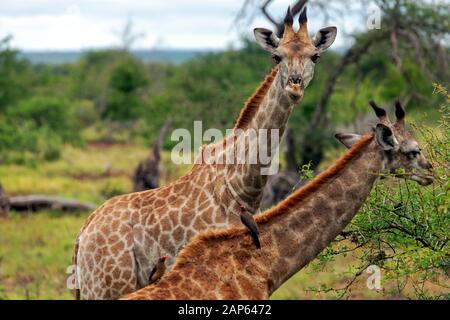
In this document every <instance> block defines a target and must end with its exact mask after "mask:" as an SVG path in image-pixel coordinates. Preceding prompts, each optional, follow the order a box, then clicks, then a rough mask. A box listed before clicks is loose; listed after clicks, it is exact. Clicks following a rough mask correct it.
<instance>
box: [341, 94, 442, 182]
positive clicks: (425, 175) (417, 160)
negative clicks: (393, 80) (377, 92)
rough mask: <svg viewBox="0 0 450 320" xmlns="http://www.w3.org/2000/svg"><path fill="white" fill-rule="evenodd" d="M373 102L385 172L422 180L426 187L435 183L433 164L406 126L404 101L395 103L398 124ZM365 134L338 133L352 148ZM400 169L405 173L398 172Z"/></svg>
mask: <svg viewBox="0 0 450 320" xmlns="http://www.w3.org/2000/svg"><path fill="white" fill-rule="evenodd" d="M369 104H370V105H371V106H372V108H373V109H374V111H375V113H376V115H377V117H378V119H379V121H378V124H377V125H376V127H375V128H374V134H375V140H376V141H377V144H378V146H379V148H380V149H381V150H383V157H384V163H385V168H384V171H385V172H388V173H392V174H394V176H397V177H403V178H406V179H411V180H414V181H416V182H418V183H419V184H420V185H423V186H426V185H429V184H431V183H433V178H432V176H431V172H430V170H431V169H432V165H431V163H430V162H429V161H428V160H427V159H426V158H425V156H424V155H423V154H422V152H421V149H420V147H419V144H418V143H417V141H416V140H415V139H414V138H413V136H412V135H411V133H410V132H409V131H408V130H407V129H406V126H405V110H404V109H403V107H402V105H401V104H400V102H398V101H397V102H396V103H395V116H396V118H397V120H396V122H395V123H391V122H390V120H389V118H388V116H387V113H386V110H384V109H382V108H380V107H378V106H377V105H376V104H375V102H373V101H370V102H369ZM360 137H361V136H360V135H357V134H337V135H336V138H337V139H338V140H339V141H340V142H342V143H343V144H344V145H345V146H346V147H347V148H350V147H351V146H352V145H353V144H354V143H355V142H356V141H358V140H359V138H360ZM399 169H400V170H401V171H402V173H398V171H399Z"/></svg>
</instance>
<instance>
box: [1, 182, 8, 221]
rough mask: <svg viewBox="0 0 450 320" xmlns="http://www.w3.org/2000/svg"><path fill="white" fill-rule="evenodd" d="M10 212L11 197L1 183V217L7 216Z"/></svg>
mask: <svg viewBox="0 0 450 320" xmlns="http://www.w3.org/2000/svg"><path fill="white" fill-rule="evenodd" d="M8 212H9V199H8V196H7V195H6V193H5V191H4V190H3V188H2V185H1V184H0V217H7V216H8Z"/></svg>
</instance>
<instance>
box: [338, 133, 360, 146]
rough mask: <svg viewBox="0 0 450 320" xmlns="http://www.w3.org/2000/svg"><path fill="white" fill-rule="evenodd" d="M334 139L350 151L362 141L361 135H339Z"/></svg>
mask: <svg viewBox="0 0 450 320" xmlns="http://www.w3.org/2000/svg"><path fill="white" fill-rule="evenodd" d="M334 137H335V138H336V139H338V141H339V142H340V143H342V144H343V145H344V146H346V147H347V148H348V149H350V148H351V147H352V146H353V145H354V144H355V142H357V141H358V140H359V139H361V136H360V135H359V134H354V133H338V134H336V135H335V136H334Z"/></svg>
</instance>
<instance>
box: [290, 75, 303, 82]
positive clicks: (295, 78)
mask: <svg viewBox="0 0 450 320" xmlns="http://www.w3.org/2000/svg"><path fill="white" fill-rule="evenodd" d="M289 82H291V83H293V84H300V83H301V82H302V77H301V76H300V75H292V76H289Z"/></svg>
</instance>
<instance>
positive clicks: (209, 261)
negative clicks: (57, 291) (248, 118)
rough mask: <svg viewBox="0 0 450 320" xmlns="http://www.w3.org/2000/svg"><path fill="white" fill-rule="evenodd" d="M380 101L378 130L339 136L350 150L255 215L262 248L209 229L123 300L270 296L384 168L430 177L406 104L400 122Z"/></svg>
mask: <svg viewBox="0 0 450 320" xmlns="http://www.w3.org/2000/svg"><path fill="white" fill-rule="evenodd" d="M373 107H374V109H375V111H376V112H377V115H378V116H379V118H380V122H379V123H378V124H377V125H376V128H375V129H374V133H371V134H367V135H364V136H359V135H355V134H338V135H336V138H337V139H338V140H340V141H341V142H342V143H343V144H344V145H346V146H347V147H349V148H350V150H348V151H347V152H346V153H345V154H344V155H343V156H341V158H340V159H338V160H337V161H336V162H335V163H334V164H333V165H332V166H331V167H330V168H328V169H327V170H326V171H324V172H323V173H321V174H320V175H318V176H317V177H316V178H315V179H313V180H312V181H311V182H309V183H308V184H307V185H305V186H304V187H303V188H301V189H300V190H298V191H296V192H295V193H293V194H292V195H291V196H290V197H288V198H287V199H286V200H284V201H282V202H281V203H280V204H278V205H277V206H275V207H274V208H272V209H269V210H267V211H265V212H264V213H261V214H258V215H257V216H255V220H256V222H257V223H258V225H259V229H260V239H261V243H262V249H261V250H255V248H254V245H253V243H252V241H251V238H250V237H249V236H248V232H247V231H246V230H244V229H242V228H238V227H232V228H229V229H222V230H209V231H205V232H203V233H201V234H199V235H197V236H196V237H195V238H194V239H193V240H192V242H191V243H190V244H189V245H187V246H186V247H185V248H184V249H183V251H181V253H180V254H179V256H178V258H177V260H176V263H175V265H174V267H173V269H172V271H170V272H168V273H166V274H165V275H164V276H163V277H162V278H161V279H160V280H159V281H158V282H156V283H154V284H152V285H149V286H147V287H145V288H143V289H140V290H138V291H136V292H134V293H131V294H129V295H127V296H125V297H124V298H123V299H130V300H131V299H268V298H269V297H270V295H271V294H272V293H273V292H274V291H275V290H276V289H277V288H279V287H280V286H281V285H282V284H283V283H284V282H285V281H286V280H287V279H289V278H290V277H291V276H292V275H294V274H295V273H296V272H297V271H299V270H300V269H301V268H303V267H304V266H305V265H306V264H307V263H308V262H310V261H311V260H312V259H314V258H315V257H316V256H317V255H318V254H319V253H320V252H321V251H322V250H323V249H324V248H325V247H326V246H328V245H329V244H330V242H331V241H332V240H333V239H334V238H335V237H336V236H337V235H338V234H339V233H340V232H341V231H342V230H343V229H344V228H345V226H346V225H347V224H348V223H349V222H350V220H351V219H352V218H353V216H354V215H355V214H356V213H357V212H358V210H359V208H360V207H361V205H362V204H363V203H364V201H365V200H366V198H367V197H368V195H369V193H370V190H371V189H372V186H373V184H374V182H375V181H376V179H377V176H378V175H379V174H383V173H388V172H396V170H397V169H400V168H403V169H404V170H405V172H406V174H402V175H401V177H408V178H410V179H412V180H415V181H417V182H418V183H419V184H421V185H428V184H431V183H432V182H433V179H432V177H431V176H430V175H429V172H427V171H428V170H429V169H431V164H430V163H429V162H428V161H427V160H426V159H425V157H424V156H423V155H422V154H421V152H420V148H419V145H418V144H417V142H416V141H415V140H414V139H413V138H412V137H411V135H410V134H409V133H408V132H407V131H406V129H405V123H404V120H403V117H404V111H403V109H402V107H401V106H400V104H398V103H397V105H396V114H397V122H396V123H395V124H391V123H390V122H389V120H388V118H387V117H386V112H385V111H384V110H383V109H381V108H378V107H377V106H376V105H375V104H373Z"/></svg>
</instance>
